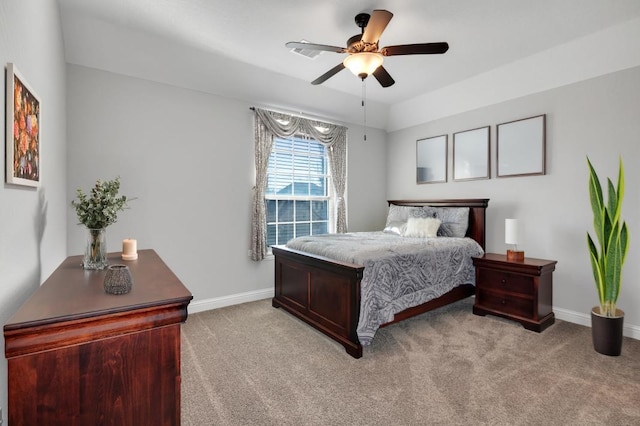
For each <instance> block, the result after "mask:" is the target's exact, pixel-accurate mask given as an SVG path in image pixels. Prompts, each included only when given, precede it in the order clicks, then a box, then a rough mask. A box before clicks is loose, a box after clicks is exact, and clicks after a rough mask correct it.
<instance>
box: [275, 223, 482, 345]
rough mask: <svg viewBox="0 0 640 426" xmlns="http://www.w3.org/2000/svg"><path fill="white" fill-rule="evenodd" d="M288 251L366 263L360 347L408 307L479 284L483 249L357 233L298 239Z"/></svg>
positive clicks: (468, 242)
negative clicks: (477, 260)
mask: <svg viewBox="0 0 640 426" xmlns="http://www.w3.org/2000/svg"><path fill="white" fill-rule="evenodd" d="M287 247H289V248H292V249H295V250H301V251H304V252H307V253H312V254H316V255H321V256H325V257H328V258H330V259H335V260H340V261H343V262H349V263H355V264H358V265H363V266H364V267H365V269H364V275H363V278H362V282H361V290H360V291H361V297H360V303H361V305H360V319H359V322H358V329H357V332H358V338H359V340H360V344H362V345H368V344H370V343H371V340H372V339H373V336H374V334H375V333H376V331H377V330H378V328H379V327H380V325H381V324H384V323H386V322H389V321H391V320H393V316H394V315H395V314H396V313H398V312H400V311H403V310H405V309H407V308H411V307H413V306H417V305H420V304H422V303H424V302H428V301H429V300H432V299H435V298H437V297H440V296H442V295H443V294H445V293H447V292H448V291H450V290H451V289H453V288H454V287H457V286H459V285H461V284H466V283H470V284H474V283H475V275H474V268H473V263H472V261H471V257H472V256H481V255H482V254H483V250H482V247H480V245H479V244H478V243H477V242H475V241H474V240H473V239H471V238H447V237H437V238H410V237H402V236H399V235H394V234H389V233H384V232H355V233H347V234H327V235H316V236H310V237H299V238H295V239H293V240H291V241H289V242H288V243H287Z"/></svg>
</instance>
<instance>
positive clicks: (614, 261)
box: [587, 157, 629, 355]
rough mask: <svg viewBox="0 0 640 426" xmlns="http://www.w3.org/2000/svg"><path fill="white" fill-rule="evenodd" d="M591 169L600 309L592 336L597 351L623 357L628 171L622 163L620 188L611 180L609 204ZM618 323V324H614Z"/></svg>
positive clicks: (592, 245) (592, 251)
mask: <svg viewBox="0 0 640 426" xmlns="http://www.w3.org/2000/svg"><path fill="white" fill-rule="evenodd" d="M587 163H588V165H589V199H590V201H591V209H592V210H593V228H594V234H595V237H596V241H597V243H598V244H597V245H596V242H595V241H594V240H593V238H591V235H590V234H589V233H588V232H587V244H588V247H589V257H590V259H591V267H592V269H593V277H594V280H595V283H596V288H597V290H598V298H599V301H600V305H599V306H597V307H595V308H593V309H592V314H591V319H592V334H593V340H594V347H595V349H596V351H598V352H600V353H603V354H605V355H619V354H620V350H621V347H622V324H623V321H624V312H623V311H622V310H620V309H617V308H616V302H617V301H618V296H619V294H620V286H621V284H622V265H623V264H624V261H625V259H626V257H627V251H628V249H629V230H628V229H627V224H626V222H624V221H623V220H622V218H621V211H622V199H623V198H624V167H623V165H622V159H620V167H619V171H618V184H617V187H616V186H614V185H613V182H612V181H611V179H609V178H607V198H606V200H605V198H604V196H603V192H602V186H601V185H600V179H599V178H598V175H597V173H596V171H595V169H594V168H593V165H592V164H591V161H590V160H589V158H588V157H587ZM613 320H615V321H613Z"/></svg>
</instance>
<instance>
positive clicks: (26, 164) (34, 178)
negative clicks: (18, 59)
mask: <svg viewBox="0 0 640 426" xmlns="http://www.w3.org/2000/svg"><path fill="white" fill-rule="evenodd" d="M5 109H6V112H7V117H6V126H7V133H6V141H5V143H6V149H5V153H6V156H7V158H6V182H7V183H10V184H13V185H23V186H31V187H39V186H40V98H39V97H38V96H37V95H36V93H35V92H34V90H33V89H32V88H31V86H29V84H28V83H27V81H26V80H25V79H24V77H22V75H21V74H20V73H19V72H18V70H17V69H16V67H15V65H13V64H12V63H8V64H7V95H6V107H5Z"/></svg>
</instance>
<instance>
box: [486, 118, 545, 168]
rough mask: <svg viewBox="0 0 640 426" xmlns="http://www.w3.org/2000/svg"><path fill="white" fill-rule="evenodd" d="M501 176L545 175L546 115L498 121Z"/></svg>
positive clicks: (498, 150) (498, 152) (498, 154)
mask: <svg viewBox="0 0 640 426" xmlns="http://www.w3.org/2000/svg"><path fill="white" fill-rule="evenodd" d="M497 128H498V142H497V149H496V152H497V157H498V169H497V173H496V174H497V176H498V177H511V176H531V175H543V174H545V162H546V161H545V157H546V136H545V133H546V115H545V114H543V115H538V116H536V117H531V118H523V119H521V120H516V121H510V122H508V123H503V124H498V126H497Z"/></svg>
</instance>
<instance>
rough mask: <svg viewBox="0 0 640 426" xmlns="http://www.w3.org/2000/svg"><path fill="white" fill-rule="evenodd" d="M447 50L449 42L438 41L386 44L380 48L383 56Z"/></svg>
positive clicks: (424, 53) (428, 53)
mask: <svg viewBox="0 0 640 426" xmlns="http://www.w3.org/2000/svg"><path fill="white" fill-rule="evenodd" d="M447 50H449V44H448V43H446V42H440V43H417V44H401V45H398V46H386V47H383V48H382V49H380V53H382V54H383V55H384V56H398V55H432V54H438V53H444V52H446V51H447Z"/></svg>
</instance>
